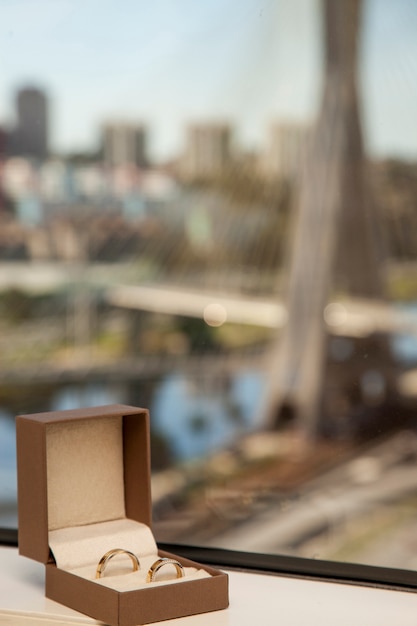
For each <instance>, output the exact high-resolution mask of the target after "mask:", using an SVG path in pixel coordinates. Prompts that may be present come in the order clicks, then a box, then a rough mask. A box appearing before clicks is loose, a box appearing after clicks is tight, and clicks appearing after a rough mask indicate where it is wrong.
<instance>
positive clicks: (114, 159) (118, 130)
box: [101, 122, 148, 167]
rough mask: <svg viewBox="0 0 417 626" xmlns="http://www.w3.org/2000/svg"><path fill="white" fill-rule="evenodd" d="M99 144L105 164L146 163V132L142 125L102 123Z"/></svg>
mask: <svg viewBox="0 0 417 626" xmlns="http://www.w3.org/2000/svg"><path fill="white" fill-rule="evenodd" d="M101 144H102V155H103V161H104V162H105V163H106V165H110V166H118V165H127V164H131V165H136V166H138V167H146V166H147V165H148V159H147V132H146V128H145V127H144V126H141V125H137V124H130V123H127V122H116V123H108V124H104V126H103V128H102V140H101Z"/></svg>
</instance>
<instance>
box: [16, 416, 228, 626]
mask: <svg viewBox="0 0 417 626" xmlns="http://www.w3.org/2000/svg"><path fill="white" fill-rule="evenodd" d="M16 440H17V469H18V512H19V552H20V554H21V555H23V556H26V557H29V558H31V559H34V560H36V561H40V562H42V563H44V564H45V567H46V579H45V593H46V596H47V597H48V598H51V599H52V600H55V601H57V602H60V603H62V604H65V605H67V606H69V607H71V608H73V609H75V610H77V611H80V612H82V613H85V614H87V615H89V616H91V617H93V618H95V619H98V620H101V621H103V622H105V623H107V624H110V625H111V626H135V625H136V624H138V625H139V624H147V623H151V622H156V621H162V620H167V619H171V618H176V617H183V616H186V615H193V614H197V613H205V612H208V611H215V610H219V609H224V608H226V607H227V606H228V576H227V574H224V573H223V572H220V571H218V570H216V569H213V568H210V567H203V566H202V565H200V564H198V563H195V562H192V561H189V560H187V559H182V558H180V557H178V556H175V555H172V554H167V553H163V552H160V551H158V552H157V548H156V544H155V542H154V539H153V536H152V533H151V531H150V530H149V529H150V528H151V512H152V509H151V491H150V484H151V481H150V443H149V414H148V411H147V410H146V409H141V408H137V407H131V406H126V405H109V406H104V407H93V408H86V409H77V410H70V411H52V412H48V413H38V414H33V415H21V416H19V417H17V418H16ZM109 529H110V530H109ZM113 529H115V530H114V531H113ZM131 529H133V534H132V532H131ZM113 532H114V535H113V534H112V533H113ZM108 533H110V535H109V534H108ZM131 535H132V536H131ZM57 536H58V537H59V540H58V541H57V539H56V537H57ZM114 536H117V537H118V538H120V537H127V539H126V541H130V544H129V546H128V547H126V546H125V545H122V546H121V545H115V542H116V541H118V540H116V539H114V538H113V539H112V537H114ZM137 537H139V538H140V540H139V542H138V543H139V544H140V545H139V546H137V545H136V543H135V541H136V539H135V538H137ZM62 538H64V539H62ZM93 538H94V540H93ZM89 539H91V541H90V540H89ZM90 544H91V545H90ZM133 544H135V546H134V547H135V549H132V548H131V547H132V545H133ZM104 546H105V547H104ZM120 547H122V548H124V549H132V551H134V552H135V553H136V554H137V556H138V557H139V559H140V562H141V567H142V571H141V572H137V573H130V575H129V576H126V577H124V576H123V575H117V576H116V575H114V573H113V572H110V574H111V575H110V576H108V575H107V574H106V576H105V577H104V578H101V579H100V580H99V581H97V580H95V568H96V566H97V563H98V559H99V558H100V556H102V555H103V554H104V553H105V552H106V551H107V550H110V549H113V548H120ZM141 550H142V552H141ZM154 551H155V552H154ZM68 554H69V555H71V559H72V561H73V562H72V563H70V564H69V563H68V562H67V560H68V559H67V555H68ZM158 555H159V556H168V557H170V558H174V559H176V560H178V561H180V563H181V564H182V565H183V567H184V568H185V577H184V578H181V579H178V580H172V579H171V580H168V581H167V582H164V580H158V582H155V583H147V584H146V583H145V582H144V576H145V574H146V571H147V568H148V567H149V563H151V562H152V561H153V560H155V559H156V558H158ZM66 559H67V560H66ZM63 562H65V565H64V566H62V563H63ZM167 567H168V566H167ZM161 571H162V570H161ZM136 575H138V576H141V578H140V579H139V578H138V579H136V578H134V576H136ZM168 578H169V574H168ZM137 580H138V581H139V582H137ZM124 581H126V588H125V589H124V588H122V590H120V586H122V587H124V584H125V583H124ZM128 581H129V582H128ZM132 581H133V582H132ZM132 585H133V588H132Z"/></svg>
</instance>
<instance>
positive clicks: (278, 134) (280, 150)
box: [261, 123, 308, 180]
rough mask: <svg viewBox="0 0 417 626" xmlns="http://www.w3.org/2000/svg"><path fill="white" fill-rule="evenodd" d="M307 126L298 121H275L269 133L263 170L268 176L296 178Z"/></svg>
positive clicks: (262, 165) (263, 158)
mask: <svg viewBox="0 0 417 626" xmlns="http://www.w3.org/2000/svg"><path fill="white" fill-rule="evenodd" d="M307 138H308V130H307V127H306V126H304V125H301V124H297V123H274V124H272V125H271V127H270V129H269V134H268V140H267V146H266V150H265V153H264V155H263V157H262V163H261V170H262V172H263V174H264V176H266V177H267V178H273V177H279V178H286V179H290V180H291V179H294V178H295V177H297V176H298V175H299V172H300V167H301V163H302V157H303V151H304V150H305V147H306V142H307Z"/></svg>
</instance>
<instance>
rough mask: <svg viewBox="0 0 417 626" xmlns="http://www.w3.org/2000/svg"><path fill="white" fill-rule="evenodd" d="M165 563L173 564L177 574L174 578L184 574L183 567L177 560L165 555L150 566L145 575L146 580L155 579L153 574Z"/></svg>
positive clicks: (150, 581)
mask: <svg viewBox="0 0 417 626" xmlns="http://www.w3.org/2000/svg"><path fill="white" fill-rule="evenodd" d="M165 565H173V566H174V567H175V569H176V574H177V575H176V578H182V577H183V576H185V574H184V568H183V566H182V565H181V563H180V562H179V561H176V560H175V559H168V558H167V557H162V558H161V559H158V560H157V561H155V563H153V564H152V565H151V566H150V568H149V571H148V575H147V576H146V582H147V583H153V582H154V581H155V576H156V574H157V572H159V570H160V569H161V567H164V566H165Z"/></svg>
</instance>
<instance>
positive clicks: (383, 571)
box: [0, 528, 417, 592]
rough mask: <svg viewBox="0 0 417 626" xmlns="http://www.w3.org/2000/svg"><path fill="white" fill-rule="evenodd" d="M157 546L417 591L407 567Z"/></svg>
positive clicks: (1, 532) (6, 532) (10, 537)
mask: <svg viewBox="0 0 417 626" xmlns="http://www.w3.org/2000/svg"><path fill="white" fill-rule="evenodd" d="M0 545H2V546H9V547H17V546H18V531H17V529H14V528H0ZM159 547H160V549H161V550H166V551H167V552H172V553H174V554H178V555H179V556H182V557H184V558H187V559H191V560H193V561H198V562H200V563H205V564H206V565H213V566H216V567H219V568H223V569H231V570H240V571H251V572H257V573H261V574H269V575H275V576H291V577H296V578H305V579H309V580H320V581H324V582H333V583H342V584H350V585H361V586H369V587H379V588H385V589H391V590H397V591H409V592H416V591H417V572H414V571H411V570H401V569H393V568H389V567H380V566H372V565H362V564H357V563H343V562H340V561H324V560H323V561H322V560H319V559H305V558H300V557H293V556H283V555H274V554H258V553H253V552H238V551H234V550H223V549H220V548H203V547H198V546H187V545H183V544H172V543H160V544H159Z"/></svg>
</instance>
